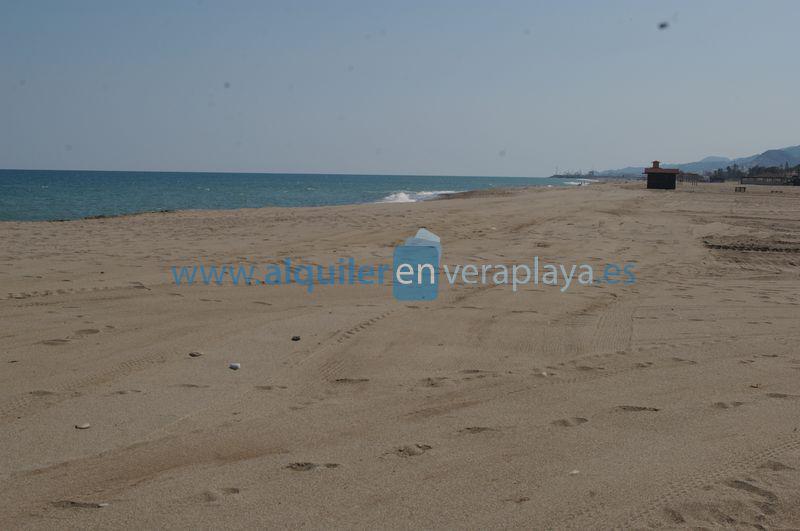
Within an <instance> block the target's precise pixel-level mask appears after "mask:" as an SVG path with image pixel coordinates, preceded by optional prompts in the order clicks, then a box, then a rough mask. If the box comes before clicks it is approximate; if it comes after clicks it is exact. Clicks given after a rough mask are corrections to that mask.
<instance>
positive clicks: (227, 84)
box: [222, 81, 231, 89]
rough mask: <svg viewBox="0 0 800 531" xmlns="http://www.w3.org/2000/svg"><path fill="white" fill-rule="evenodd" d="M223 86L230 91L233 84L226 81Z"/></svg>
mask: <svg viewBox="0 0 800 531" xmlns="http://www.w3.org/2000/svg"><path fill="white" fill-rule="evenodd" d="M222 86H223V87H225V88H226V89H228V88H231V84H230V82H228V81H226V82H225V83H223V84H222Z"/></svg>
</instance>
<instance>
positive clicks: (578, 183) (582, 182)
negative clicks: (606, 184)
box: [564, 179, 600, 186]
mask: <svg viewBox="0 0 800 531" xmlns="http://www.w3.org/2000/svg"><path fill="white" fill-rule="evenodd" d="M597 182H600V181H599V180H598V179H575V180H574V181H565V182H564V184H570V185H572V186H583V185H585V184H592V183H597Z"/></svg>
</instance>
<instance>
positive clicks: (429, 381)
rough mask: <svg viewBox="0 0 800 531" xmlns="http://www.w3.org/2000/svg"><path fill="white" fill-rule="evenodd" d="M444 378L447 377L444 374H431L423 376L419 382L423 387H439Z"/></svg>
mask: <svg viewBox="0 0 800 531" xmlns="http://www.w3.org/2000/svg"><path fill="white" fill-rule="evenodd" d="M445 380H447V377H445V376H433V377H429V378H423V379H422V382H421V383H422V385H423V386H424V387H441V386H442V385H443V384H444V382H445Z"/></svg>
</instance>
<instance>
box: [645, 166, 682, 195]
mask: <svg viewBox="0 0 800 531" xmlns="http://www.w3.org/2000/svg"><path fill="white" fill-rule="evenodd" d="M644 173H645V174H646V175H647V187H648V188H656V189H660V190H674V189H675V179H676V178H677V177H678V170H677V169H672V168H662V167H661V163H660V162H658V161H657V160H654V161H653V167H652V168H645V169H644Z"/></svg>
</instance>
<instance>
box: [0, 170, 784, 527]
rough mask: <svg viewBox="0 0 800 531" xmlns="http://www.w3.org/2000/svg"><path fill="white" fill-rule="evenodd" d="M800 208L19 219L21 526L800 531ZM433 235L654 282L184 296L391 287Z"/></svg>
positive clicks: (617, 186)
mask: <svg viewBox="0 0 800 531" xmlns="http://www.w3.org/2000/svg"><path fill="white" fill-rule="evenodd" d="M774 192H778V193H774ZM799 200H800V190H798V189H797V188H796V187H795V188H793V187H781V188H778V187H775V188H772V187H766V186H765V187H754V186H751V187H748V189H747V192H746V193H735V192H734V190H733V184H721V185H711V184H700V185H697V186H688V185H683V184H681V185H679V188H678V190H676V191H674V192H667V191H653V190H649V191H648V190H645V189H644V185H643V183H641V182H639V183H600V184H597V185H591V186H584V187H573V188H536V189H527V190H522V191H514V192H500V193H498V192H495V193H473V194H469V195H468V196H466V197H456V198H453V199H447V200H438V201H426V202H419V203H410V204H364V205H353V206H341V207H319V208H263V209H243V210H235V211H184V212H175V213H160V214H143V215H134V216H125V217H118V218H108V219H92V220H80V221H68V222H4V223H0V242H2V246H0V284H2V289H0V299H2V300H0V322H2V327H0V367H2V371H0V424H2V429H0V447H2V448H3V451H2V452H0V528H3V529H12V528H41V529H45V528H74V529H79V528H80V529H86V528H94V529H103V528H109V527H123V528H132V529H134V528H165V527H168V528H186V529H199V528H223V527H224V528H252V527H262V528H263V527H266V528H275V527H281V528H284V527H286V528H317V529H323V528H332V527H337V528H361V529H368V528H369V529H374V528H472V529H480V528H493V527H520V528H521V527H524V528H539V529H543V528H550V529H565V528H574V529H591V528H643V527H644V528H646V527H691V526H700V527H726V528H743V529H744V528H747V529H751V528H753V527H756V528H796V527H798V526H800V431H798V428H800V350H798V347H797V340H798V336H799V335H800V329H798V318H800V277H798V265H800V201H799ZM420 227H427V228H429V229H430V230H432V231H433V232H435V233H436V234H438V235H439V236H440V237H441V238H442V246H443V250H444V251H443V262H444V263H447V264H456V263H466V262H486V263H499V262H504V263H515V262H521V261H525V260H530V259H531V258H532V257H533V256H539V257H541V258H546V259H547V260H550V261H553V262H564V263H570V264H571V263H579V262H584V261H589V262H593V263H597V264H602V263H604V262H635V263H636V272H637V282H636V283H634V284H631V285H621V284H620V285H600V286H574V287H571V288H570V289H569V290H566V291H564V292H562V291H560V290H559V289H558V288H554V287H552V286H543V285H532V284H531V285H527V286H524V287H521V288H520V289H519V290H518V291H517V292H516V293H514V292H512V291H511V289H510V288H509V287H507V286H492V285H488V286H484V285H475V286H470V285H463V284H461V285H457V286H455V287H452V288H451V287H450V286H447V285H444V286H442V288H441V290H440V292H439V296H438V298H437V299H436V300H435V301H431V302H413V303H405V302H399V301H397V300H395V299H394V298H393V297H392V292H391V289H389V288H388V287H379V286H374V287H367V286H329V287H325V286H320V287H318V288H317V289H315V290H314V292H313V293H311V294H309V293H307V292H306V291H305V290H304V289H303V288H302V287H300V286H297V285H288V286H286V285H284V286H241V285H240V286H233V285H230V284H224V285H221V286H216V285H211V286H204V285H202V284H195V285H192V286H176V285H175V283H174V282H173V279H172V275H171V273H170V267H171V266H172V265H186V264H192V263H196V262H205V263H235V262H249V263H266V262H274V261H276V260H283V259H284V258H292V259H296V260H300V259H302V260H305V261H308V262H310V263H333V262H335V261H336V260H337V259H338V258H339V257H343V256H347V257H354V258H355V259H357V260H359V261H363V262H374V263H378V262H384V263H391V261H392V252H393V249H394V246H395V245H397V244H398V243H400V242H401V241H402V240H403V239H404V238H407V237H408V236H411V235H412V234H413V233H414V232H415V231H416V230H417V229H418V228H420ZM293 336H299V338H300V339H299V340H292V338H293ZM190 352H199V353H200V354H201V355H200V356H197V357H192V356H189V353H190ZM232 362H236V363H240V364H241V368H240V369H239V370H230V369H229V364H230V363H232ZM85 424H88V425H89V426H88V428H86V429H77V428H76V426H81V427H85Z"/></svg>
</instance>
